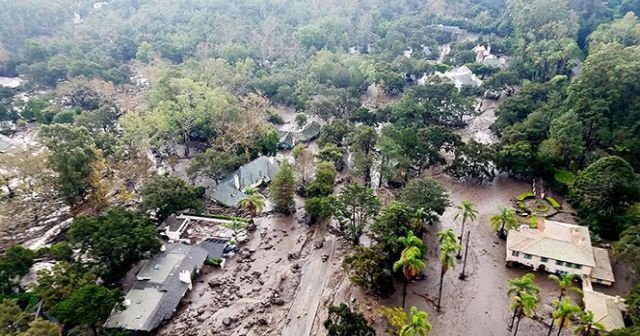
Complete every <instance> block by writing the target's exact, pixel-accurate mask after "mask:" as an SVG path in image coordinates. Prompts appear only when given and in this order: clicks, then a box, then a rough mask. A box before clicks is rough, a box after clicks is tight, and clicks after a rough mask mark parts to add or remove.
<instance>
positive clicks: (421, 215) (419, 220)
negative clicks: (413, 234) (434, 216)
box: [412, 208, 430, 236]
mask: <svg viewBox="0 0 640 336" xmlns="http://www.w3.org/2000/svg"><path fill="white" fill-rule="evenodd" d="M429 220H430V217H429V213H428V212H427V211H426V210H425V209H424V208H418V210H416V212H415V213H414V214H413V222H412V224H413V228H414V229H415V230H416V231H417V232H418V233H419V234H420V236H422V232H423V231H424V227H425V224H426V223H427V221H429Z"/></svg>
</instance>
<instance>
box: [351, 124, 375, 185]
mask: <svg viewBox="0 0 640 336" xmlns="http://www.w3.org/2000/svg"><path fill="white" fill-rule="evenodd" d="M352 137H353V138H352V139H351V152H352V154H353V168H354V170H355V172H354V173H355V175H356V176H359V177H362V178H363V179H364V185H365V186H367V187H371V169H372V168H373V164H374V162H375V155H376V152H375V146H376V142H377V141H378V134H377V133H376V131H375V129H374V128H373V127H371V126H360V127H358V128H356V130H355V132H354V134H353V135H352Z"/></svg>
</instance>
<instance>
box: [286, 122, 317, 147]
mask: <svg viewBox="0 0 640 336" xmlns="http://www.w3.org/2000/svg"><path fill="white" fill-rule="evenodd" d="M318 135H320V124H319V123H318V122H317V121H315V120H312V121H311V122H309V123H308V124H306V125H305V126H304V127H303V128H302V129H300V130H297V131H278V136H279V137H280V139H279V141H278V148H280V149H291V148H293V147H295V146H296V145H297V144H299V143H309V142H311V141H313V140H315V139H316V138H317V137H318Z"/></svg>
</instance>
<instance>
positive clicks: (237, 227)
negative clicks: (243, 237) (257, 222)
mask: <svg viewBox="0 0 640 336" xmlns="http://www.w3.org/2000/svg"><path fill="white" fill-rule="evenodd" d="M222 226H224V227H225V228H227V229H229V230H231V232H232V233H231V236H232V237H233V239H234V240H236V239H237V238H238V233H240V232H242V230H244V229H246V228H247V226H249V225H248V224H247V223H245V222H241V221H239V220H232V221H231V222H227V223H224V224H222Z"/></svg>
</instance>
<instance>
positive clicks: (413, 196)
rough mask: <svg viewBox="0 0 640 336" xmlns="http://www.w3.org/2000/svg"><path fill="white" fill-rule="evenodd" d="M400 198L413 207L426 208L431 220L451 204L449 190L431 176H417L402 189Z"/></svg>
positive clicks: (434, 219)
mask: <svg viewBox="0 0 640 336" xmlns="http://www.w3.org/2000/svg"><path fill="white" fill-rule="evenodd" d="M398 199H400V200H401V201H402V202H404V203H405V204H406V205H407V206H409V207H410V208H412V209H420V208H422V209H424V210H425V211H426V212H427V213H428V217H429V222H434V221H436V220H437V218H438V216H441V215H442V214H443V213H444V211H445V209H446V208H447V207H448V206H450V205H451V201H450V200H449V196H448V194H447V190H446V189H445V188H444V187H443V186H442V185H441V184H440V183H438V182H436V181H435V180H433V179H432V178H430V177H423V178H416V179H413V180H411V181H409V183H407V185H406V186H405V187H404V188H403V189H402V190H401V191H400V194H398Z"/></svg>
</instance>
